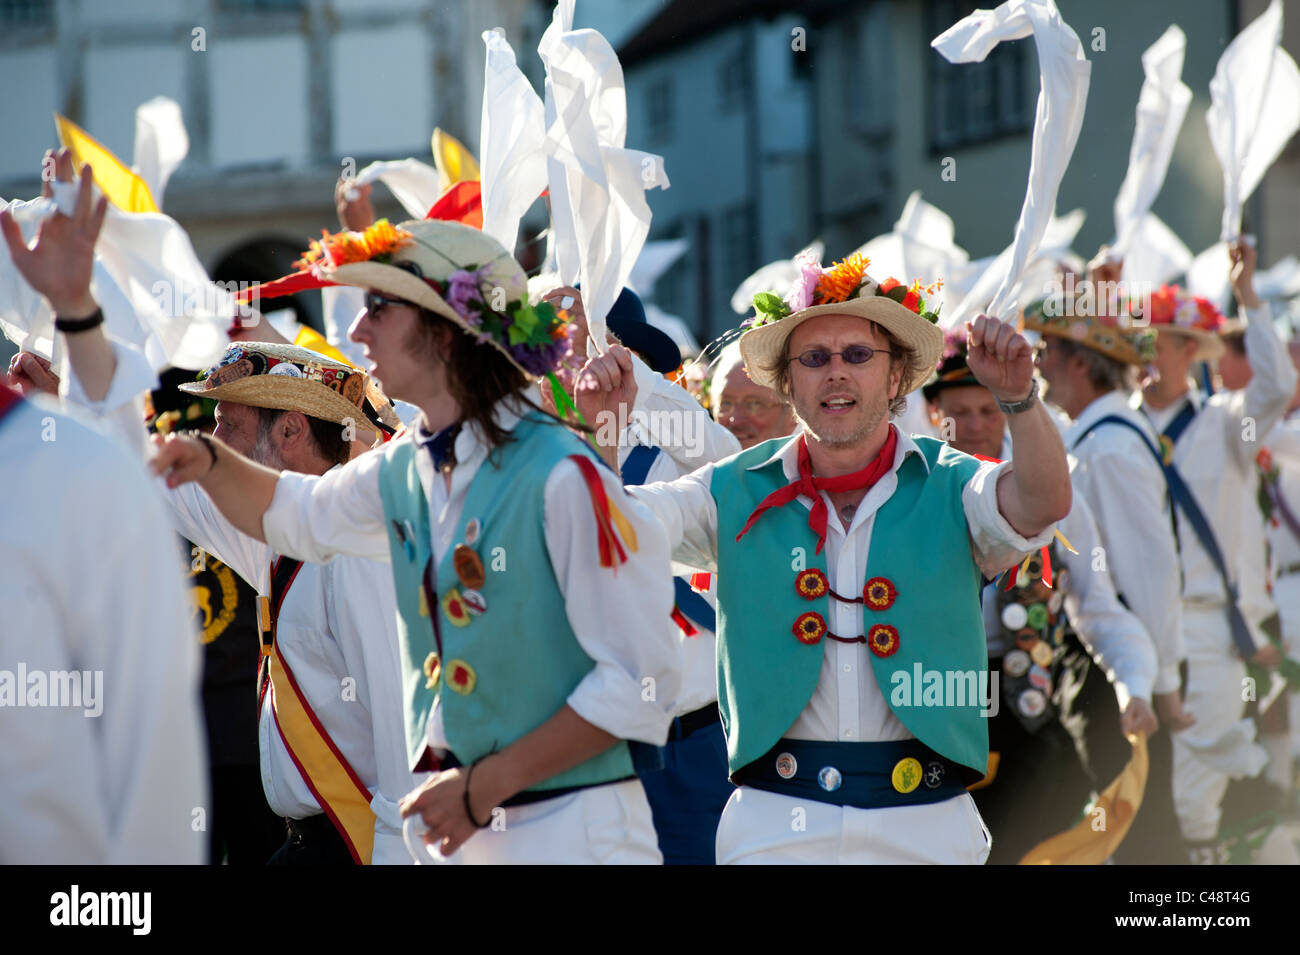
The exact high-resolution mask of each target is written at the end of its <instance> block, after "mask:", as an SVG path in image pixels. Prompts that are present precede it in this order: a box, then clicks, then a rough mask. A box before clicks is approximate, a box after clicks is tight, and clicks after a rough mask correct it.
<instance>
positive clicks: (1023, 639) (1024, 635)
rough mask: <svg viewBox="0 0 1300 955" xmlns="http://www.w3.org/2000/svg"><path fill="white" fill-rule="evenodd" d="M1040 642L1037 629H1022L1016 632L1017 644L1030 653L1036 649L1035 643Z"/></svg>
mask: <svg viewBox="0 0 1300 955" xmlns="http://www.w3.org/2000/svg"><path fill="white" fill-rule="evenodd" d="M1037 642H1038V631H1037V630H1021V631H1020V632H1019V633H1017V634H1016V646H1018V647H1019V648H1020V649H1021V650H1024V651H1025V652H1026V653H1028V652H1029V651H1030V650H1032V649H1034V644H1035V643H1037Z"/></svg>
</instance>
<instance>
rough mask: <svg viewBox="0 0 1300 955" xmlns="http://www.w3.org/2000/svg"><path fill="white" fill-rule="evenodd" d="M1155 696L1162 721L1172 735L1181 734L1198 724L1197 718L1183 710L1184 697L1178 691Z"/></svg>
mask: <svg viewBox="0 0 1300 955" xmlns="http://www.w3.org/2000/svg"><path fill="white" fill-rule="evenodd" d="M1154 696H1155V701H1156V711H1157V712H1158V713H1159V714H1160V721H1161V722H1162V723H1164V724H1165V726H1168V727H1169V731H1170V732H1171V733H1177V732H1180V731H1182V730H1185V729H1187V728H1188V727H1189V726H1193V725H1194V724H1195V723H1196V717H1195V716H1193V715H1192V713H1191V712H1190V711H1188V710H1185V709H1183V697H1182V694H1181V693H1179V692H1178V691H1177V690H1175V691H1174V692H1173V693H1156V694H1154Z"/></svg>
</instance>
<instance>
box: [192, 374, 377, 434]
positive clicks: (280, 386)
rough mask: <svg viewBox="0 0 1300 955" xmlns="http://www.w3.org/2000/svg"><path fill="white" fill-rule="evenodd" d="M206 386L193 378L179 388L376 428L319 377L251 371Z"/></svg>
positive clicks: (371, 429)
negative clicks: (249, 373)
mask: <svg viewBox="0 0 1300 955" xmlns="http://www.w3.org/2000/svg"><path fill="white" fill-rule="evenodd" d="M203 386H204V382H202V381H193V382H188V383H186V384H183V385H179V386H178V388H179V389H180V390H181V391H184V392H186V393H188V394H191V395H198V396H200V397H202V398H211V399H212V400H213V401H229V402H232V403H234V404H239V405H251V406H252V407H254V408H270V409H272V410H274V411H301V412H302V413H303V414H305V415H309V416H310V417H313V418H320V419H321V420H322V421H330V422H333V423H334V424H339V425H345V426H346V425H348V424H352V425H355V426H356V427H357V428H358V429H360V430H363V431H374V430H376V429H375V426H374V425H373V424H372V423H371V422H370V419H368V418H367V417H366V415H365V412H364V411H362V410H361V409H360V408H358V407H357V406H356V405H354V404H352V402H350V401H348V400H347V399H346V398H344V397H343V396H342V395H340V394H339V393H338V392H336V391H334V389H332V388H330V387H329V386H328V385H323V384H321V383H320V382H319V381H306V380H303V379H302V378H294V377H291V376H289V375H250V376H249V377H247V378H240V379H239V380H238V381H232V382H229V383H228V384H224V385H218V386H217V387H215V388H204V387H203Z"/></svg>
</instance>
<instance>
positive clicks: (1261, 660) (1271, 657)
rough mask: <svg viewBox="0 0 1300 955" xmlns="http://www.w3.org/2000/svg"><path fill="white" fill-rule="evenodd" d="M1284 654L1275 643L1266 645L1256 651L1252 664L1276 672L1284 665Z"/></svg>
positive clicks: (1251, 660) (1251, 659)
mask: <svg viewBox="0 0 1300 955" xmlns="http://www.w3.org/2000/svg"><path fill="white" fill-rule="evenodd" d="M1282 659H1283V653H1282V650H1281V649H1280V648H1279V647H1278V646H1277V644H1275V643H1266V644H1265V645H1264V646H1262V647H1260V648H1259V649H1258V650H1256V651H1255V655H1254V656H1253V657H1251V658H1250V662H1251V663H1253V664H1255V665H1256V666H1261V667H1264V668H1266V669H1269V670H1276V669H1277V668H1278V667H1280V666H1281V665H1282Z"/></svg>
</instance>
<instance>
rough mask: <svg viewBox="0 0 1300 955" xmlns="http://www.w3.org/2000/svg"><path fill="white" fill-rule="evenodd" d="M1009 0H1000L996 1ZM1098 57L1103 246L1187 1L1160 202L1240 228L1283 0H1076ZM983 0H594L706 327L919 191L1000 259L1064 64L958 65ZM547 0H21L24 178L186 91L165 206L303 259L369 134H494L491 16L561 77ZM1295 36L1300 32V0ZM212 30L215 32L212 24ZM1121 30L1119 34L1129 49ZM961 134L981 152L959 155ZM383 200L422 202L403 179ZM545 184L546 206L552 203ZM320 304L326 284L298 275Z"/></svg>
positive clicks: (685, 289)
mask: <svg viewBox="0 0 1300 955" xmlns="http://www.w3.org/2000/svg"><path fill="white" fill-rule="evenodd" d="M984 5H985V6H992V5H993V0H985V2H984ZM1058 5H1059V7H1060V9H1061V12H1062V14H1063V16H1064V17H1065V19H1066V20H1067V22H1069V23H1070V24H1071V26H1073V27H1074V29H1075V31H1076V32H1077V33H1078V34H1079V36H1080V38H1081V40H1082V41H1083V42H1084V45H1085V48H1086V50H1087V55H1088V57H1089V59H1090V60H1091V61H1092V63H1093V71H1092V84H1091V91H1090V94H1089V100H1088V109H1087V114H1086V118H1085V121H1084V127H1083V132H1082V134H1081V135H1080V138H1079V144H1078V147H1077V149H1076V151H1075V154H1074V158H1073V161H1072V163H1071V166H1070V169H1069V171H1068V172H1067V173H1066V176H1065V180H1064V182H1063V184H1062V187H1061V192H1060V197H1059V201H1058V209H1059V211H1062V212H1064V211H1067V210H1070V209H1073V208H1076V207H1082V208H1084V209H1085V210H1086V211H1087V212H1088V220H1087V222H1086V224H1085V226H1084V228H1083V231H1082V232H1081V233H1080V236H1079V239H1078V242H1077V244H1076V251H1078V252H1079V253H1081V254H1083V255H1089V254H1090V253H1092V252H1093V251H1095V250H1096V248H1097V247H1098V246H1099V245H1100V244H1101V243H1103V242H1104V241H1106V240H1107V239H1109V238H1110V233H1111V230H1112V213H1111V206H1112V203H1113V200H1114V197H1115V194H1116V192H1117V191H1118V189H1119V184H1120V180H1121V179H1122V177H1123V174H1124V170H1125V168H1126V164H1127V161H1128V148H1129V142H1130V138H1131V135H1132V129H1133V114H1134V107H1135V105H1136V102H1137V95H1138V90H1139V88H1140V86H1141V82H1142V69H1141V62H1140V56H1141V53H1142V51H1143V50H1144V49H1146V47H1147V46H1149V45H1150V44H1151V43H1152V42H1153V41H1154V40H1155V39H1156V38H1157V37H1159V36H1160V34H1161V33H1162V32H1163V31H1164V30H1165V28H1166V27H1168V26H1169V24H1170V23H1172V22H1177V23H1179V24H1180V25H1181V26H1182V27H1183V29H1184V31H1185V32H1186V33H1187V38H1188V47H1187V56H1186V64H1185V66H1184V70H1183V79H1184V81H1185V82H1186V83H1187V84H1188V85H1189V86H1190V87H1191V89H1192V91H1193V94H1194V96H1195V100H1194V102H1193V104H1192V107H1191V109H1190V110H1189V113H1188V116H1187V120H1186V122H1185V123H1184V126H1183V129H1182V133H1181V136H1180V138H1179V141H1178V145H1177V149H1176V151H1175V154H1174V158H1173V163H1172V166H1171V169H1170V173H1169V177H1168V180H1167V181H1166V183H1165V187H1164V190H1163V191H1162V193H1161V195H1160V197H1159V198H1158V199H1157V201H1156V204H1155V212H1156V213H1157V214H1158V215H1159V216H1160V217H1161V218H1163V219H1164V220H1165V222H1167V223H1168V224H1169V225H1170V226H1171V227H1172V228H1173V229H1174V231H1175V232H1177V233H1178V234H1179V235H1180V236H1181V237H1182V239H1183V240H1184V241H1185V242H1186V243H1187V245H1188V246H1189V247H1190V248H1191V249H1192V251H1193V252H1199V251H1201V250H1202V249H1204V248H1206V247H1208V246H1209V245H1211V244H1212V243H1213V242H1214V241H1215V240H1216V239H1217V236H1218V228H1219V219H1220V213H1221V203H1222V177H1221V173H1220V171H1219V166H1218V162H1217V160H1216V158H1215V156H1214V154H1213V151H1212V150H1211V148H1210V143H1209V136H1208V133H1207V131H1206V126H1205V111H1206V109H1207V108H1208V106H1209V81H1210V77H1211V76H1212V75H1213V72H1214V67H1215V64H1216V63H1217V61H1218V58H1219V55H1220V54H1221V53H1222V51H1223V49H1224V47H1225V46H1226V44H1227V42H1228V41H1229V40H1230V39H1231V38H1232V37H1233V36H1234V35H1235V34H1236V32H1237V31H1238V30H1239V29H1240V28H1241V26H1242V25H1244V24H1245V23H1248V22H1249V21H1250V20H1252V19H1253V18H1254V17H1256V16H1258V15H1259V14H1260V13H1261V12H1262V11H1263V10H1264V8H1265V7H1266V6H1267V0H1178V2H1142V3H1133V2H1132V0H1058ZM975 6H976V4H975V3H974V2H973V0H577V9H576V18H575V25H576V26H578V27H585V26H591V27H594V28H597V29H599V30H601V32H603V33H604V34H605V35H606V36H607V37H609V39H610V41H611V42H612V43H613V44H614V45H615V47H616V49H618V50H619V54H620V57H621V60H622V62H623V67H624V76H625V83H626V88H627V100H628V138H627V143H628V145H629V146H630V147H632V148H638V149H645V150H649V151H652V152H657V153H660V154H662V155H663V156H664V158H665V165H666V169H667V172H668V176H669V178H670V179H671V181H672V188H670V189H668V190H666V191H661V190H653V191H651V192H650V193H648V194H647V195H648V200H649V202H650V205H651V208H652V210H653V211H654V216H655V218H654V222H653V225H652V230H651V238H652V239H666V238H684V239H687V240H689V242H690V243H691V249H690V252H689V254H687V255H685V256H684V257H683V258H682V259H681V260H680V261H679V262H678V263H677V264H676V265H675V266H673V267H672V268H671V269H669V270H668V271H667V272H666V273H665V274H664V275H663V276H662V277H661V278H660V279H659V281H658V283H657V286H656V297H657V299H658V303H659V305H660V306H661V307H662V308H663V309H664V310H666V311H668V312H670V313H673V314H677V315H680V316H682V317H683V318H684V319H685V320H686V322H687V324H688V325H689V326H690V327H691V328H692V329H693V330H694V331H695V333H696V335H697V337H700V338H701V339H702V340H707V339H708V338H711V337H713V336H715V335H716V334H718V333H719V332H721V331H722V330H724V329H726V328H728V327H731V326H732V325H734V324H735V322H736V315H735V313H734V312H732V311H731V309H730V307H729V304H728V302H729V299H730V297H731V294H732V292H733V291H734V289H735V287H736V285H737V284H739V282H740V281H741V279H743V278H744V277H745V276H746V275H747V274H749V273H750V272H751V271H753V269H755V268H756V267H757V266H759V265H761V264H762V263H764V262H767V261H771V260H773V259H776V258H782V257H788V256H790V255H792V254H793V253H794V252H795V251H797V250H798V249H799V248H800V247H802V246H803V245H805V244H807V243H808V242H809V241H811V240H812V239H814V238H821V239H823V240H824V241H825V242H826V254H827V257H828V258H829V257H839V256H841V255H843V254H844V253H846V252H848V251H850V250H852V249H853V248H855V247H857V246H858V245H860V244H861V243H863V242H864V241H866V240H867V239H869V238H871V237H873V236H875V235H878V234H880V233H883V232H887V231H889V230H890V228H891V227H892V224H893V222H894V220H895V219H896V218H897V216H898V214H899V212H900V211H901V209H902V205H903V202H904V200H905V198H906V197H907V195H908V194H909V193H910V192H912V191H913V190H914V189H920V190H922V192H923V194H924V196H925V198H926V199H927V200H928V201H930V202H932V203H934V204H935V205H937V206H939V207H940V208H941V209H943V210H944V211H946V212H947V213H948V214H949V215H951V216H952V217H953V219H954V220H955V223H956V229H957V235H956V240H957V242H958V243H959V244H960V245H962V246H964V247H965V248H966V249H967V250H968V251H969V252H970V254H971V256H972V257H973V258H977V257H981V256H985V255H991V254H994V253H996V252H998V251H999V250H1001V249H1002V248H1003V247H1005V246H1006V245H1007V244H1008V243H1009V241H1010V239H1011V236H1012V231H1013V229H1014V225H1015V222H1016V218H1017V216H1018V214H1019V210H1020V205H1021V202H1022V201H1023V198H1024V189H1025V181H1026V178H1027V175H1028V169H1029V135H1030V129H1031V127H1032V123H1033V114H1034V106H1035V99H1036V96H1037V90H1038V82H1039V80H1038V69H1037V57H1036V55H1035V52H1034V49H1033V43H1032V41H1031V40H1022V41H1019V42H1016V43H1012V44H1005V45H1003V46H1002V47H1000V48H999V49H998V50H996V51H995V52H994V54H993V55H992V56H990V58H989V60H988V61H987V62H986V63H984V64H981V65H965V66H952V65H950V64H948V63H946V62H945V61H944V60H943V59H942V58H941V57H940V56H939V55H938V54H937V53H935V52H934V51H932V50H931V49H930V46H929V43H930V40H931V39H932V38H933V37H934V36H936V35H937V34H939V33H940V32H942V31H943V30H944V29H946V28H947V27H948V26H949V25H951V24H952V23H954V22H956V21H957V20H958V19H960V18H961V17H962V16H964V15H965V14H966V13H968V12H969V11H970V10H972V9H973V8H974V7H975ZM552 8H553V3H551V2H548V0H437V2H432V0H0V86H2V88H4V89H5V90H6V91H7V94H8V95H6V96H5V98H4V100H3V102H2V103H0V122H2V123H3V126H2V127H0V128H3V129H4V136H3V137H0V196H4V197H19V198H26V197H30V196H32V195H35V194H36V193H37V192H38V191H39V186H40V183H39V179H38V175H37V174H38V172H39V163H40V158H41V154H42V152H43V151H44V149H46V148H47V147H49V146H52V145H55V144H56V140H55V133H54V125H53V121H52V118H51V114H52V113H54V112H56V111H57V112H62V113H64V114H65V115H67V116H69V117H70V118H71V119H72V120H74V121H75V122H77V123H79V124H80V125H82V126H83V127H85V128H86V129H87V130H88V131H89V132H90V133H91V134H92V135H94V136H96V137H97V138H99V139H100V140H101V141H102V142H104V143H105V144H106V145H107V146H108V147H109V148H111V149H112V150H113V151H114V152H116V153H117V154H118V155H119V156H121V157H122V158H123V159H125V160H127V161H129V160H130V156H131V153H132V144H133V140H134V130H135V123H134V111H135V108H136V107H137V106H138V105H139V104H140V103H142V102H145V101H146V100H148V99H150V98H152V97H154V96H157V95H166V96H169V97H171V98H173V99H175V100H176V101H177V102H178V103H179V104H180V105H181V109H182V112H183V115H184V119H185V124H186V127H187V129H188V132H189V136H190V140H191V148H190V153H189V157H188V158H187V159H186V161H185V162H184V163H183V164H182V165H181V167H180V169H179V171H178V172H177V173H176V175H175V176H174V177H173V179H172V181H171V184H170V185H169V187H168V190H167V195H166V199H165V202H164V211H166V212H167V213H168V214H170V215H172V216H174V217H175V218H176V219H177V220H178V221H180V223H181V224H182V225H183V226H184V227H185V228H186V229H187V230H189V232H190V235H191V237H192V238H193V241H194V245H195V248H196V249H197V251H198V253H199V256H200V258H201V259H202V261H203V262H204V264H205V265H206V266H207V267H208V269H209V271H210V272H211V274H212V276H213V278H215V279H221V280H235V281H250V280H255V279H261V278H266V277H269V276H272V275H279V274H283V273H284V272H286V271H287V270H288V269H289V267H290V264H291V262H292V261H293V259H294V258H296V257H297V255H298V254H299V253H300V252H301V250H302V249H303V247H304V243H305V240H306V238H307V237H309V236H311V235H315V234H317V233H318V232H319V230H320V229H321V228H323V227H328V228H335V227H336V226H337V221H336V218H335V213H334V209H333V202H332V192H333V184H334V182H335V180H336V179H337V178H338V176H339V173H340V171H341V170H342V168H343V164H344V162H345V161H346V160H348V159H351V160H352V161H353V162H354V163H355V164H356V167H357V168H359V167H361V166H363V165H364V164H366V163H367V162H369V161H371V160H374V159H395V158H403V157H406V156H414V157H416V158H420V159H423V160H424V161H426V162H430V161H431V155H430V146H429V137H430V133H431V131H432V129H433V127H434V126H435V125H438V126H441V127H442V128H443V129H445V130H447V131H448V132H449V133H451V134H453V135H455V136H457V137H458V138H460V139H461V140H462V141H463V142H465V144H466V145H467V146H468V147H469V148H470V149H472V150H477V147H478V142H477V138H478V126H479V113H480V108H481V96H482V82H483V44H482V41H481V39H480V34H481V32H482V31H483V30H484V29H490V28H492V27H497V26H500V27H503V28H504V29H505V31H506V35H507V37H508V38H509V40H510V42H511V44H512V45H513V47H514V49H515V51H516V54H517V55H518V58H519V62H520V66H521V68H523V70H524V71H525V73H526V74H528V75H529V77H530V79H532V80H533V83H534V85H535V87H536V88H537V89H538V90H539V91H540V89H541V63H540V61H539V60H538V58H537V55H536V45H537V41H538V39H539V38H540V35H541V32H542V30H543V29H544V28H545V27H546V25H547V24H548V23H549V21H550V17H551V10H552ZM1289 12H1290V13H1291V14H1292V16H1291V18H1290V19H1289V20H1288V21H1287V26H1286V36H1285V39H1284V46H1286V47H1287V49H1288V50H1290V51H1291V53H1292V55H1293V56H1295V55H1300V12H1297V11H1295V10H1291V11H1289ZM196 31H197V32H196ZM1103 47H1104V48H1103ZM945 159H951V160H953V165H952V167H951V168H952V169H953V170H954V171H955V174H956V175H955V179H952V180H951V181H949V180H945V179H944V178H943V176H942V172H943V168H944V160H945ZM376 197H377V199H378V200H379V205H378V211H379V212H380V214H387V215H390V216H393V217H397V218H401V217H402V215H403V213H402V211H401V209H400V207H399V206H397V204H396V203H395V202H392V201H391V200H390V199H388V197H387V193H386V191H385V190H384V189H383V188H382V187H379V188H377V189H376ZM544 225H545V210H544V208H543V207H542V205H541V204H540V203H539V204H538V205H536V206H534V208H533V210H532V211H531V212H530V215H529V216H528V217H526V219H525V222H524V226H525V229H524V232H525V235H527V234H528V233H529V232H530V231H531V232H534V233H535V232H536V230H538V229H540V228H542V227H544ZM1247 228H1248V229H1249V230H1252V231H1254V232H1256V233H1257V234H1258V235H1259V238H1260V248H1261V259H1262V261H1263V263H1264V264H1266V265H1267V264H1271V263H1272V262H1274V261H1276V260H1277V259H1279V258H1281V257H1282V256H1284V255H1286V254H1288V253H1297V252H1300V146H1298V145H1297V144H1296V142H1295V141H1293V142H1292V144H1291V146H1290V147H1289V148H1288V150H1287V151H1286V152H1285V153H1284V155H1283V157H1282V159H1281V160H1279V162H1278V163H1277V164H1276V165H1275V166H1274V167H1273V169H1272V170H1271V171H1270V172H1269V174H1268V176H1267V177H1266V178H1265V179H1264V182H1263V184H1262V185H1261V187H1260V189H1259V190H1258V191H1257V193H1256V195H1255V197H1254V198H1253V199H1252V200H1251V202H1250V203H1249V204H1248V206H1247ZM299 298H300V299H301V300H302V301H301V302H300V308H301V309H302V311H304V313H305V315H304V317H310V316H311V314H312V312H313V311H314V310H315V309H316V308H317V305H316V302H315V301H313V298H314V297H313V296H307V295H304V296H299Z"/></svg>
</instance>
